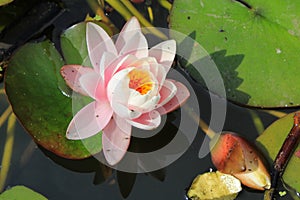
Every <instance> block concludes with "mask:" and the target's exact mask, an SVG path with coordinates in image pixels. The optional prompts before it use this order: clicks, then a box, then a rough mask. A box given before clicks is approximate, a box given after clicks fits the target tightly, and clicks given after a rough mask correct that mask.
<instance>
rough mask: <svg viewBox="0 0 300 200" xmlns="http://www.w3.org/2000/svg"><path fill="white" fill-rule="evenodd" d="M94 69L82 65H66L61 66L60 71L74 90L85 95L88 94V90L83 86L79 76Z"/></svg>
mask: <svg viewBox="0 0 300 200" xmlns="http://www.w3.org/2000/svg"><path fill="white" fill-rule="evenodd" d="M93 71H94V70H93V69H92V68H90V67H83V66H80V65H65V66H63V67H62V68H61V70H60V73H61V75H62V77H63V78H64V79H65V81H66V83H67V85H68V86H69V87H70V88H71V89H72V90H74V91H75V92H78V93H80V94H83V95H87V93H86V91H85V90H84V89H83V88H82V87H81V85H80V82H79V78H80V77H81V76H82V75H84V74H87V73H91V72H93Z"/></svg>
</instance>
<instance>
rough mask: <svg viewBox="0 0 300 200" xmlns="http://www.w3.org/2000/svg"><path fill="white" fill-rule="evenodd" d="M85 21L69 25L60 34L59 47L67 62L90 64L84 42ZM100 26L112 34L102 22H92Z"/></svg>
mask: <svg viewBox="0 0 300 200" xmlns="http://www.w3.org/2000/svg"><path fill="white" fill-rule="evenodd" d="M86 23H87V22H81V23H78V24H75V25H74V26H71V27H70V28H68V29H67V30H65V31H64V33H63V34H62V35H61V48H62V51H63V57H64V60H65V61H66V63H68V64H78V65H83V66H92V65H91V61H90V59H89V57H88V50H87V44H86ZM93 23H96V24H97V25H99V26H101V27H102V28H103V29H104V30H105V31H106V32H107V33H108V35H110V36H112V34H113V32H112V30H111V29H110V28H109V27H108V26H107V25H106V24H104V23H102V22H96V21H95V22H93Z"/></svg>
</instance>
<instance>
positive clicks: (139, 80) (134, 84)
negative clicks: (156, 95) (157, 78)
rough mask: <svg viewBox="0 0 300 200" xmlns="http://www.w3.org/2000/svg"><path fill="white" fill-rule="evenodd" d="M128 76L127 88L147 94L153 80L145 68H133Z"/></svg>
mask: <svg viewBox="0 0 300 200" xmlns="http://www.w3.org/2000/svg"><path fill="white" fill-rule="evenodd" d="M128 76H129V79H130V81H129V88H131V89H134V90H136V91H138V92H139V93H140V94H142V95H143V94H147V92H149V91H150V90H151V89H152V87H153V81H152V79H151V75H150V74H149V72H148V71H147V70H143V69H134V70H132V71H131V72H129V74H128Z"/></svg>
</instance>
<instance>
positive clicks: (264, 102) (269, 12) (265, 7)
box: [170, 0, 300, 107]
mask: <svg viewBox="0 0 300 200" xmlns="http://www.w3.org/2000/svg"><path fill="white" fill-rule="evenodd" d="M299 10H300V2H299V1H292V0H287V1H279V0H275V1H274V0H265V1H260V0H245V1H237V0H234V1H224V0H215V1H211V0H185V1H174V5H173V10H172V14H171V18H170V22H171V29H174V30H176V31H179V32H182V33H185V34H186V35H190V36H191V35H193V36H194V39H195V40H196V41H197V42H198V43H199V44H200V45H202V46H203V47H204V49H206V50H207V51H208V53H209V54H210V56H211V57H212V59H213V60H214V62H215V63H216V64H217V66H218V68H219V70H220V72H221V75H222V77H223V79H224V84H225V87H226V90H227V91H226V92H227V98H228V99H230V100H232V101H234V102H238V103H241V104H247V105H250V106H259V107H283V106H296V105H300V93H299V92H298V91H299V89H300V85H299V83H298V80H299V78H298V68H299V63H300V56H299V53H298V52H299V46H300V28H299V27H300V12H299ZM171 33H172V32H171ZM174 37H175V39H176V35H175V36H174ZM178 42H180V41H178ZM190 48H192V46H190ZM178 50H179V51H180V50H181V49H180V48H178ZM182 51H188V49H187V48H183V49H182ZM201 59H203V57H201V55H199V60H201ZM203 67H205V65H203ZM187 70H188V71H189V72H190V73H191V76H192V77H193V78H194V79H196V80H197V81H198V82H200V83H201V84H202V85H204V82H203V80H202V78H201V76H200V75H199V74H197V73H196V72H197V71H195V70H193V68H187ZM204 86H205V85H204ZM213 92H215V93H218V91H217V90H216V91H213Z"/></svg>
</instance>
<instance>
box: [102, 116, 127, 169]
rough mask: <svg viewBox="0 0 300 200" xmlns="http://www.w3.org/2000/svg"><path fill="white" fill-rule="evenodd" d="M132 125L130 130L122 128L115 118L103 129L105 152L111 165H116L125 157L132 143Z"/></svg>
mask: <svg viewBox="0 0 300 200" xmlns="http://www.w3.org/2000/svg"><path fill="white" fill-rule="evenodd" d="M130 135H131V127H130V130H129V132H126V133H125V132H124V131H123V130H121V129H120V128H119V127H118V126H117V124H116V122H115V120H111V121H110V122H109V123H108V125H107V126H106V127H105V128H104V129H103V134H102V148H103V154H104V157H105V159H106V161H107V162H108V164H110V165H115V164H117V163H118V162H120V160H121V159H122V158H123V157H124V155H125V153H126V151H127V149H128V146H129V143H130Z"/></svg>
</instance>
